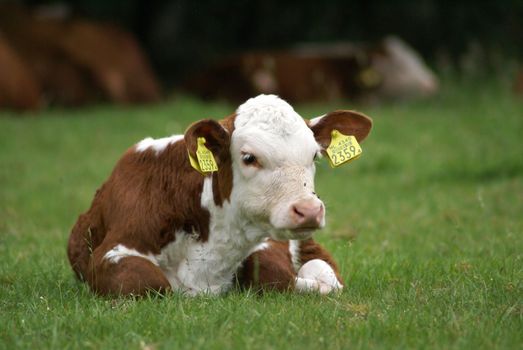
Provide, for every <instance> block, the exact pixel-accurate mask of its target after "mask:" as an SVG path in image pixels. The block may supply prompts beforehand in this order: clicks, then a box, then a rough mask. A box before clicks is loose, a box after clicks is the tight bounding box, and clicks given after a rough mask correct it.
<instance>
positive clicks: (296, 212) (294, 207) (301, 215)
mask: <svg viewBox="0 0 523 350" xmlns="http://www.w3.org/2000/svg"><path fill="white" fill-rule="evenodd" d="M292 210H293V211H294V214H296V215H298V217H300V218H303V217H304V216H305V215H304V214H303V213H302V212H301V211H299V210H298V208H296V206H293V207H292Z"/></svg>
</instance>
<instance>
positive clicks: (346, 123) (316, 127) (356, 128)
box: [308, 110, 372, 150]
mask: <svg viewBox="0 0 523 350" xmlns="http://www.w3.org/2000/svg"><path fill="white" fill-rule="evenodd" d="M308 124H309V127H310V128H311V129H312V132H314V137H315V138H316V142H318V144H319V145H320V146H321V147H322V148H323V149H324V150H325V149H326V148H327V147H329V144H330V142H331V133H332V130H338V131H339V132H341V133H342V134H344V135H353V136H354V137H356V140H358V142H362V141H363V140H364V139H365V138H366V137H367V135H368V134H369V132H370V129H371V128H372V119H371V118H369V117H367V116H366V115H365V114H363V113H360V112H355V111H343V110H340V111H334V112H330V113H327V114H325V115H323V116H321V117H317V118H314V119H311V120H310V121H309V123H308Z"/></svg>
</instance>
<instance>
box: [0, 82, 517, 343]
mask: <svg viewBox="0 0 523 350" xmlns="http://www.w3.org/2000/svg"><path fill="white" fill-rule="evenodd" d="M352 107H353V106H351V104H349V103H347V102H340V103H337V104H329V105H327V104H323V105H302V106H298V108H297V109H298V111H299V112H300V113H301V114H302V115H303V116H304V117H313V116H315V115H320V114H323V113H324V112H326V111H328V110H334V109H339V108H352ZM357 107H358V106H357ZM358 109H360V110H362V111H364V112H366V113H367V114H368V115H370V116H372V117H373V118H374V123H375V127H374V130H373V132H372V134H371V136H370V137H369V139H368V140H367V141H365V142H364V143H363V145H362V146H363V150H364V154H363V156H362V157H361V159H360V160H358V161H356V162H353V163H351V164H350V165H347V166H344V167H341V168H338V169H330V168H329V166H328V165H327V164H326V163H327V162H326V161H322V162H321V163H320V164H319V166H318V171H317V180H316V184H317V192H318V193H320V194H321V196H322V199H324V201H325V202H326V205H327V213H328V224H327V227H326V229H325V230H323V231H322V232H319V233H318V234H317V236H316V237H317V239H318V240H319V241H320V242H321V243H322V244H324V245H325V246H326V247H327V248H328V249H329V250H330V251H331V252H332V254H333V255H334V256H335V258H336V260H337V261H338V263H339V265H340V267H341V270H342V275H343V277H344V278H345V280H346V284H347V285H346V288H345V290H344V292H343V293H342V294H341V295H338V296H334V295H333V296H327V297H320V296H317V295H297V294H278V293H267V294H264V295H256V294H253V293H252V292H250V291H236V290H234V291H232V292H230V293H228V294H227V295H224V296H221V297H209V296H201V297H196V298H186V297H182V296H180V295H177V294H171V295H168V296H167V297H160V296H155V295H151V296H149V297H148V298H144V299H140V300H133V299H116V300H109V299H104V298H98V297H95V296H93V295H92V294H91V293H90V292H89V291H88V290H87V288H86V287H85V285H83V284H81V283H79V282H77V281H76V280H75V279H74V278H73V274H72V272H71V270H70V268H69V266H68V262H67V258H66V254H65V246H66V242H67V238H68V234H69V230H70V228H71V227H72V225H73V224H74V222H75V220H76V218H77V216H78V215H79V214H80V213H81V212H83V211H85V210H86V209H87V208H88V206H89V204H90V201H91V200H92V197H93V195H94V192H95V190H96V188H98V187H99V186H100V185H101V183H102V182H103V181H104V180H105V179H106V178H107V176H108V175H109V173H110V171H111V169H112V167H113V166H114V164H115V162H116V161H117V160H118V158H119V157H120V156H121V154H122V153H123V152H124V151H125V150H126V148H128V147H129V146H131V145H132V144H134V143H135V142H137V141H138V140H140V139H142V138H144V137H146V136H153V137H162V136H165V135H169V134H175V133H181V132H183V131H184V129H185V127H186V126H187V125H188V124H189V123H190V122H192V121H194V120H197V119H201V118H206V117H215V118H220V117H222V116H225V115H228V114H229V113H230V112H231V110H232V107H231V106H228V105H226V104H220V103H215V104H205V103H201V102H199V101H197V100H194V99H190V98H187V97H181V98H178V99H176V100H174V101H170V102H166V103H164V104H161V105H157V106H144V107H136V108H123V107H110V106H98V107H92V108H86V109H81V110H75V111H72V110H61V109H54V110H49V111H45V112H42V113H39V114H25V115H16V114H13V113H6V112H1V114H0V165H1V166H0V325H1V326H0V348H3V349H16V348H24V349H27V348H53V349H56V348H96V349H99V348H103V349H112V348H134V349H172V348H176V349H222V348H252V349H271V348H278V349H279V348H300V349H318V348H333V349H337V348H342V349H346V348H352V349H358V348H364V349H367V348H372V349H380V348H382V349H390V348H435V349H449V348H460V349H461V348H474V349H477V348H482V349H493V348H499V349H501V348H507V349H508V348H514V349H515V348H520V347H521V344H523V322H522V321H523V282H522V281H523V255H522V252H523V215H522V213H523V141H522V137H523V103H522V102H521V101H517V100H515V99H514V98H512V97H511V95H510V94H509V92H508V89H506V88H505V87H504V86H501V85H499V84H491V85H484V86H466V85H463V84H444V86H443V93H442V94H441V95H440V96H438V97H436V98H433V99H430V100H425V101H418V102H414V103H399V104H388V105H382V106H373V107H363V106H359V108H358Z"/></svg>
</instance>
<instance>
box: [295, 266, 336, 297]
mask: <svg viewBox="0 0 523 350" xmlns="http://www.w3.org/2000/svg"><path fill="white" fill-rule="evenodd" d="M295 288H296V290H298V291H300V292H319V293H320V294H328V293H331V292H334V291H339V290H342V289H343V285H342V284H341V283H340V282H339V281H338V279H337V278H336V273H334V270H333V269H332V267H331V266H330V265H329V264H327V263H326V262H325V261H323V260H320V259H313V260H310V261H308V262H306V263H305V264H304V265H303V266H302V267H301V268H300V270H299V271H298V277H296V285H295Z"/></svg>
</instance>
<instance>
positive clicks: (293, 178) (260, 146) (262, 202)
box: [185, 95, 372, 239]
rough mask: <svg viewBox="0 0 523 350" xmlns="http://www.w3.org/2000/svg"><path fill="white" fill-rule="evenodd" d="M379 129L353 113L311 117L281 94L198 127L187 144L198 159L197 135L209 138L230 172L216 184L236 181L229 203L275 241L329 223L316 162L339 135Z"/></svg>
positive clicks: (304, 234) (222, 167)
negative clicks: (317, 190)
mask: <svg viewBox="0 0 523 350" xmlns="http://www.w3.org/2000/svg"><path fill="white" fill-rule="evenodd" d="M371 126H372V121H371V119H370V118H368V117H366V116H365V115H363V114H360V113H357V112H353V111H335V112H331V113H328V114H326V115H323V116H321V117H317V118H314V119H312V120H310V121H308V120H304V119H303V118H302V117H300V116H299V115H298V113H296V112H295V111H294V109H293V108H292V107H291V106H290V105H289V104H288V103H287V102H285V101H283V100H282V99H280V98H278V97H277V96H274V95H260V96H258V97H255V98H252V99H250V100H248V101H247V102H245V103H244V104H243V105H241V106H240V107H239V108H238V110H237V111H236V114H235V115H234V116H233V117H229V118H228V119H226V120H223V121H222V122H221V123H219V122H216V121H213V120H209V119H207V120H202V121H200V122H197V123H194V124H193V125H191V126H190V127H189V129H187V131H186V133H185V141H186V145H187V147H188V150H189V154H191V155H192V156H195V153H196V147H197V138H198V137H204V138H205V140H206V146H207V148H208V149H209V150H211V151H212V153H213V155H214V157H215V159H216V161H217V163H218V168H219V172H223V173H226V175H227V174H228V175H227V176H221V177H220V176H216V177H215V179H216V180H217V181H228V182H229V184H225V186H226V187H227V186H231V187H230V188H232V191H231V192H230V194H229V195H230V196H229V201H230V204H229V205H230V206H231V207H234V208H235V209H236V212H237V214H238V215H240V216H241V217H242V218H244V219H246V220H248V221H249V222H250V223H252V224H254V225H257V226H259V227H260V228H262V229H264V230H267V232H268V233H269V234H270V235H271V236H272V238H275V239H305V238H308V237H310V235H311V234H312V232H313V231H314V230H315V229H318V228H322V227H323V226H324V225H325V205H324V204H323V202H322V201H321V200H320V199H319V197H318V196H317V195H316V193H315V190H314V173H315V160H316V159H317V158H318V157H319V156H320V154H322V153H324V152H325V149H326V148H327V147H328V145H329V144H330V141H331V132H332V130H333V129H336V130H338V131H340V132H341V133H343V134H345V135H354V136H355V137H356V139H357V140H358V141H360V142H361V141H362V140H363V139H364V138H365V137H366V136H367V134H368V133H369V131H370V129H371ZM213 181H214V180H213ZM221 185H222V186H223V185H224V184H221Z"/></svg>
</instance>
